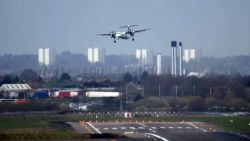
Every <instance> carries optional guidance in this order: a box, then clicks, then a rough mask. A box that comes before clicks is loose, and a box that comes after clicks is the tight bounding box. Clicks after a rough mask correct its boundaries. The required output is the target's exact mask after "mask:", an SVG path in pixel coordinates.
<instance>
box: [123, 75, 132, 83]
mask: <svg viewBox="0 0 250 141" xmlns="http://www.w3.org/2000/svg"><path fill="white" fill-rule="evenodd" d="M132 81H133V76H132V75H131V74H130V73H125V74H124V75H123V82H124V83H125V84H126V83H129V82H132Z"/></svg>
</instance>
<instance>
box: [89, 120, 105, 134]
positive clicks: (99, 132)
mask: <svg viewBox="0 0 250 141" xmlns="http://www.w3.org/2000/svg"><path fill="white" fill-rule="evenodd" d="M87 124H88V125H89V126H90V127H92V128H93V129H94V130H95V131H96V132H97V133H98V134H101V133H102V132H101V131H99V130H98V129H97V128H95V127H94V126H93V125H92V124H91V123H89V122H87Z"/></svg>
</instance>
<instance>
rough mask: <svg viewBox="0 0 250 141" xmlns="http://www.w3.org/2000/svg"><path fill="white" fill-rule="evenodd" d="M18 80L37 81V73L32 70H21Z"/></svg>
mask: <svg viewBox="0 0 250 141" xmlns="http://www.w3.org/2000/svg"><path fill="white" fill-rule="evenodd" d="M20 79H21V81H24V82H35V81H36V79H37V73H36V72H35V71H34V70H32V69H26V70H23V71H22V72H21V75H20Z"/></svg>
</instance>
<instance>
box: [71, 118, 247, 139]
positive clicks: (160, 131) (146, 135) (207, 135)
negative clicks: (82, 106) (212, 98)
mask: <svg viewBox="0 0 250 141" xmlns="http://www.w3.org/2000/svg"><path fill="white" fill-rule="evenodd" d="M70 124H71V126H72V127H73V128H74V129H75V130H76V131H77V132H78V133H80V134H105V133H112V134H116V135H124V136H126V137H128V138H126V139H125V138H116V140H158V141H211V140H213V141H221V140H226V141H245V140H246V141H247V140H249V137H248V136H245V137H244V136H241V135H237V134H234V133H227V132H224V131H223V130H222V129H219V128H218V127H215V126H213V125H209V124H207V123H201V122H79V123H77V122H74V123H73V122H72V123H70Z"/></svg>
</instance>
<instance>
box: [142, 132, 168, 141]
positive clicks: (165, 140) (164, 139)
mask: <svg viewBox="0 0 250 141" xmlns="http://www.w3.org/2000/svg"><path fill="white" fill-rule="evenodd" d="M145 134H146V135H151V136H154V137H156V138H158V139H161V140H163V141H168V140H167V139H166V138H164V137H162V136H159V135H156V134H153V133H145Z"/></svg>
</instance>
